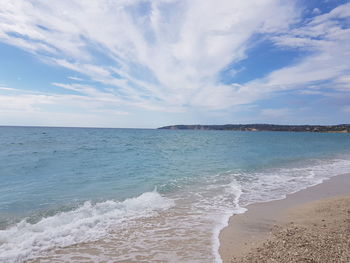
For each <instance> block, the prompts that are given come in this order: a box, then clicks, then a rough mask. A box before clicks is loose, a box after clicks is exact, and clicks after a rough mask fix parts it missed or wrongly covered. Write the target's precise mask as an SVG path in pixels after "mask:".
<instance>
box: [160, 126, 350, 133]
mask: <svg viewBox="0 0 350 263" xmlns="http://www.w3.org/2000/svg"><path fill="white" fill-rule="evenodd" d="M158 129H161V130H220V131H252V132H258V131H283V132H324V133H350V124H338V125H276V124H225V125H199V124H198V125H170V126H164V127H160V128H158Z"/></svg>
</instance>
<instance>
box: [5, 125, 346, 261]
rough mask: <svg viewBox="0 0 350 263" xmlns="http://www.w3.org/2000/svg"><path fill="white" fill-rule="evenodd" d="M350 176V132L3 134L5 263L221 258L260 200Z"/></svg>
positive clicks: (34, 130)
mask: <svg viewBox="0 0 350 263" xmlns="http://www.w3.org/2000/svg"><path fill="white" fill-rule="evenodd" d="M349 172H350V134H340V133H303V132H300V133H291V132H240V131H200V130H156V129H102V128H101V129H100V128H48V127H0V262H4V263H5V262H198V263H199V262H200V263H205V262H215V263H219V262H221V258H220V255H219V253H218V248H219V245H220V241H219V233H220V230H221V229H222V228H224V227H225V226H226V225H227V223H228V219H229V217H230V216H232V215H234V214H239V213H244V212H245V211H246V206H247V205H248V204H252V203H258V202H265V201H269V200H277V199H283V198H285V197H286V195H287V194H290V193H293V192H296V191H299V190H301V189H305V188H307V187H310V186H313V185H316V184H319V183H321V182H322V181H324V180H327V179H329V178H331V177H332V176H335V175H339V174H344V173H349Z"/></svg>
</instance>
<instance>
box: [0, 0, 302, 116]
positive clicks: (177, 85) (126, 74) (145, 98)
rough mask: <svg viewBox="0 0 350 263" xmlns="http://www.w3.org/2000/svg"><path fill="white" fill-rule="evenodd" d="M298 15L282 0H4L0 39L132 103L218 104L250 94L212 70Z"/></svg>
mask: <svg viewBox="0 0 350 263" xmlns="http://www.w3.org/2000/svg"><path fill="white" fill-rule="evenodd" d="M298 15H299V12H298V10H297V9H296V7H295V6H294V4H293V3H292V2H291V1H282V0H260V1H255V0H247V1H238V0H236V1H234V0H221V1H219V2H218V1H215V0H206V1H201V0H188V1H185V0H184V1H178V0H155V1H109V0H99V1H97V0H95V1H78V0H56V1H54V0H53V1H50V2H47V1H44V0H35V1H34V0H28V1H22V0H3V1H2V4H1V6H0V20H1V24H0V41H3V42H6V43H9V44H11V45H15V46H18V47H20V48H23V49H25V50H27V51H30V52H33V53H35V54H37V55H38V56H39V57H40V58H41V59H42V60H44V61H46V62H49V63H54V64H58V65H60V66H63V67H66V68H68V69H71V70H74V71H77V72H79V73H81V74H85V75H86V76H88V77H90V78H91V79H92V80H94V81H96V82H99V83H101V84H104V85H109V86H112V87H113V89H115V93H116V94H118V96H120V98H119V100H123V101H125V102H126V101H128V100H129V101H131V102H132V104H133V105H135V106H141V107H144V108H148V109H154V110H168V109H169V108H171V109H173V110H181V108H183V107H185V106H184V105H187V107H191V106H200V107H204V108H206V107H209V108H223V107H230V106H232V105H237V104H242V103H247V102H250V101H251V100H252V99H249V98H248V97H249V96H253V98H255V97H256V96H254V95H252V94H251V92H249V91H247V92H245V90H237V88H236V86H235V85H233V86H230V85H229V86H223V85H220V84H218V83H217V74H218V73H219V72H220V71H221V70H222V69H223V68H224V67H225V66H227V65H228V64H229V63H232V62H237V61H239V60H241V59H243V58H244V57H245V52H246V50H247V48H248V46H249V45H250V40H251V38H252V36H254V35H255V34H259V33H260V34H261V33H264V34H266V33H268V34H274V33H280V32H284V31H285V30H288V28H289V26H290V25H291V24H292V23H293V22H295V19H296V18H297V17H298ZM98 53H103V54H104V56H106V57H107V58H108V61H110V62H109V63H104V62H103V61H102V62H101V59H99V56H98V55H97V54H98ZM102 60H103V59H102ZM242 91H244V92H242ZM90 95H91V94H90ZM115 96H117V95H115Z"/></svg>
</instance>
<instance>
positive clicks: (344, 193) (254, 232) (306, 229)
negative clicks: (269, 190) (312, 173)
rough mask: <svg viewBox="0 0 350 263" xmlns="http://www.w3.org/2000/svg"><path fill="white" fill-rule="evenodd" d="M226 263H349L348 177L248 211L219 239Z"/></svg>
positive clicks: (349, 202) (349, 179)
mask: <svg viewBox="0 0 350 263" xmlns="http://www.w3.org/2000/svg"><path fill="white" fill-rule="evenodd" d="M220 241H221V246H220V254H221V257H222V259H223V261H224V262H225V263H226V262H234V263H238V262H242V263H244V262H259V263H260V262H269V263H270V262H271V263H272V262H276V263H277V262H278V263H283V262H288V263H291V262H314V263H316V262H318V263H321V262H325V263H326V262H327V263H328V262H350V175H341V176H337V177H334V178H332V179H330V180H328V181H326V182H324V183H322V184H320V185H317V186H314V187H311V188H308V189H306V190H302V191H300V192H297V193H295V194H292V195H289V196H287V198H286V199H283V200H278V201H271V202H266V203H260V204H254V205H250V206H248V211H247V212H246V213H245V214H242V215H236V216H233V217H231V219H230V222H229V225H228V227H226V228H225V229H223V231H222V232H221V233H220Z"/></svg>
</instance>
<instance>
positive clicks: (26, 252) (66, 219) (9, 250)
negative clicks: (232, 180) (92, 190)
mask: <svg viewBox="0 0 350 263" xmlns="http://www.w3.org/2000/svg"><path fill="white" fill-rule="evenodd" d="M173 205H174V201H173V200H171V199H167V198H165V197H162V196H161V195H160V194H159V193H158V192H156V191H153V192H146V193H143V194H141V195H140V196H138V197H135V198H130V199H126V200H125V201H123V202H118V201H112V200H108V201H105V202H101V203H96V204H92V203H91V202H85V203H84V204H83V205H82V206H80V207H79V208H77V209H75V210H73V211H69V212H61V213H58V214H56V215H55V216H52V217H47V218H43V219H42V220H40V221H39V222H37V223H35V224H30V223H28V222H27V221H26V220H25V219H24V220H22V221H21V222H19V223H18V224H16V225H15V226H13V227H10V228H8V229H5V230H1V231H0V244H1V246H0V261H1V262H9V263H10V262H23V261H24V260H26V259H29V258H33V257H35V256H36V255H38V254H40V253H42V252H43V251H45V250H48V249H50V248H53V247H65V246H69V245H73V244H77V243H81V242H87V241H94V240H97V239H100V238H101V237H103V236H106V235H108V232H109V230H111V229H112V228H113V227H115V226H119V227H120V226H122V225H123V224H124V223H127V222H128V221H129V220H132V219H136V218H143V217H149V216H152V215H155V214H156V213H157V212H159V211H162V210H166V209H168V208H170V207H172V206H173Z"/></svg>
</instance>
